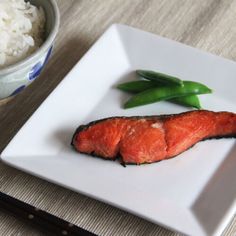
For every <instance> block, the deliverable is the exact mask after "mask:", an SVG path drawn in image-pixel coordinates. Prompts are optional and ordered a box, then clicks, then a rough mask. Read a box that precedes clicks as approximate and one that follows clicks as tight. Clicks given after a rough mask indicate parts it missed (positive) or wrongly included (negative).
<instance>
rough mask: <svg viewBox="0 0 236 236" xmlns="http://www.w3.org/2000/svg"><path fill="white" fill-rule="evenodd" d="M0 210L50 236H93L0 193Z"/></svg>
mask: <svg viewBox="0 0 236 236" xmlns="http://www.w3.org/2000/svg"><path fill="white" fill-rule="evenodd" d="M0 210H5V211H7V212H9V213H10V214H13V215H14V216H17V217H19V218H20V219H23V220H24V221H27V223H30V224H32V225H35V226H37V227H39V228H40V229H41V230H43V231H45V233H47V235H48V234H50V235H57V236H59V235H66V236H94V235H95V234H93V233H91V232H89V231H87V230H85V229H82V228H80V227H78V226H76V225H74V224H71V223H69V222H67V221H65V220H63V219H60V218H58V217H56V216H54V215H52V214H49V213H47V212H46V211H42V210H40V209H37V208H35V207H33V206H31V205H29V204H27V203H25V202H22V201H20V200H18V199H16V198H13V197H11V196H9V195H7V194H4V193H2V192H0Z"/></svg>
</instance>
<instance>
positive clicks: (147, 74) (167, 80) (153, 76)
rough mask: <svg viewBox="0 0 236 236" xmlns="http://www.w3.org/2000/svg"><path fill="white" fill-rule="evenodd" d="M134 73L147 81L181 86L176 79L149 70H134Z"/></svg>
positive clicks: (180, 81)
mask: <svg viewBox="0 0 236 236" xmlns="http://www.w3.org/2000/svg"><path fill="white" fill-rule="evenodd" d="M136 73H137V74H138V75H139V76H141V77H143V78H145V79H148V80H152V81H157V82H160V83H163V84H168V85H180V86H183V81H182V80H181V79H179V78H177V77H174V76H171V75H166V74H163V73H159V72H155V71H151V70H136Z"/></svg>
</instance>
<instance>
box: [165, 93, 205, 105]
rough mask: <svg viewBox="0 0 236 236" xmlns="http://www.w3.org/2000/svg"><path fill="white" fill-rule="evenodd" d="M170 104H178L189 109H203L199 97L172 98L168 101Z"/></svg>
mask: <svg viewBox="0 0 236 236" xmlns="http://www.w3.org/2000/svg"><path fill="white" fill-rule="evenodd" d="M167 101H169V102H173V103H176V104H180V105H184V106H187V107H194V108H197V109H201V108H202V107H201V104H200V101H199V98H198V96H197V95H195V94H194V95H188V96H183V97H176V98H172V99H169V100H167Z"/></svg>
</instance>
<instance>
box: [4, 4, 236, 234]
mask: <svg viewBox="0 0 236 236" xmlns="http://www.w3.org/2000/svg"><path fill="white" fill-rule="evenodd" d="M57 2H58V5H59V8H60V12H61V26H60V31H59V34H58V37H57V41H56V45H55V49H54V54H53V57H52V58H51V60H50V62H49V64H48V65H47V67H46V69H45V70H44V71H43V73H42V75H41V76H40V78H38V79H37V80H36V81H35V82H34V83H33V84H32V85H31V86H30V87H28V88H27V89H26V90H25V91H24V92H23V93H22V94H20V95H18V96H16V97H15V98H14V99H13V100H11V101H9V102H8V103H6V104H2V106H1V107H0V150H3V148H4V147H5V146H6V145H7V143H8V142H9V141H10V140H11V138H12V137H13V136H14V135H15V134H16V132H17V131H18V130H19V129H20V127H21V126H22V125H23V124H24V123H25V122H26V121H27V119H28V118H29V117H30V116H31V115H32V114H33V112H34V111H35V110H36V109H37V107H38V106H39V105H40V104H41V103H42V101H43V100H44V99H45V98H46V97H47V96H48V95H49V93H50V92H51V91H52V90H53V89H54V88H55V87H56V86H57V85H58V83H60V81H61V80H62V79H63V78H64V76H65V75H66V74H67V73H68V72H69V70H70V69H71V68H72V67H73V66H74V65H75V64H76V62H77V61H78V60H79V59H80V58H81V57H82V56H83V55H84V53H85V52H86V51H87V50H88V49H89V47H90V46H91V45H92V44H93V43H94V42H95V41H96V40H97V38H98V37H99V36H100V35H101V34H102V33H103V32H104V31H105V30H106V28H107V27H108V26H110V25H111V24H112V23H123V24H128V25H130V26H134V27H137V28H140V29H143V30H146V31H149V32H152V33H155V34H158V35H162V36H164V37H167V38H170V39H174V40H177V41H180V42H182V43H185V44H188V45H191V46H194V47H197V48H200V49H203V50H205V51H208V52H211V53H214V54H217V55H220V56H223V57H226V58H229V59H233V60H236V17H235V13H236V12H235V11H236V10H235V9H236V0H224V1H222V0H207V1H206V0H198V1H195V0H129V1H126V0H90V1H87V0H57ZM39 125H40V124H39ZM0 191H3V192H5V193H8V194H11V195H12V196H14V197H17V198H19V199H21V200H23V201H25V202H27V203H30V204H33V205H34V206H36V207H38V208H42V209H43V210H46V211H48V212H50V213H52V214H55V215H57V216H59V217H62V218H64V219H66V220H68V221H70V222H72V223H75V224H77V225H79V226H82V227H84V228H86V229H88V230H91V231H92V232H95V233H97V234H98V235H164V236H177V235H178V236H179V235H180V234H177V233H174V232H171V231H169V230H167V229H164V228H162V227H160V226H158V225H155V224H153V223H150V222H148V221H146V220H143V219H141V218H139V217H136V216H134V215H131V214H128V213H126V212H124V211H122V210H119V209H117V208H114V207H111V206H109V205H106V204H104V203H101V202H99V201H96V200H93V199H91V198H88V197H86V196H83V195H80V194H77V193H74V192H72V191H70V190H67V189H64V188H62V187H59V186H56V185H54V184H51V183H49V182H47V181H44V180H41V179H38V178H36V177H32V176H30V175H28V174H25V173H23V172H21V171H18V170H16V169H13V168H11V167H8V166H6V165H5V164H0ZM0 232H1V234H2V233H3V234H4V235H43V234H42V233H41V232H40V231H37V230H36V229H33V228H32V227H29V226H28V225H26V224H24V223H23V222H21V221H20V220H18V219H15V218H13V217H10V216H8V215H7V214H5V213H1V214H0ZM223 235H224V236H234V235H236V218H234V219H233V221H232V222H231V223H230V225H229V226H228V228H227V229H226V230H225V232H224V234H223Z"/></svg>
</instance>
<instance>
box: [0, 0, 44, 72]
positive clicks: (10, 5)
mask: <svg viewBox="0 0 236 236" xmlns="http://www.w3.org/2000/svg"><path fill="white" fill-rule="evenodd" d="M44 29H45V13H44V10H43V8H42V7H39V8H37V7H36V6H34V5H32V4H30V2H25V1H24V0H0V69H2V68H4V67H6V66H9V65H12V64H14V63H16V62H18V61H21V60H22V59H24V58H26V57H27V56H29V55H31V54H32V53H33V52H34V51H36V50H37V49H38V48H39V47H40V46H41V45H42V43H43V41H44V31H45V30H44Z"/></svg>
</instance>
